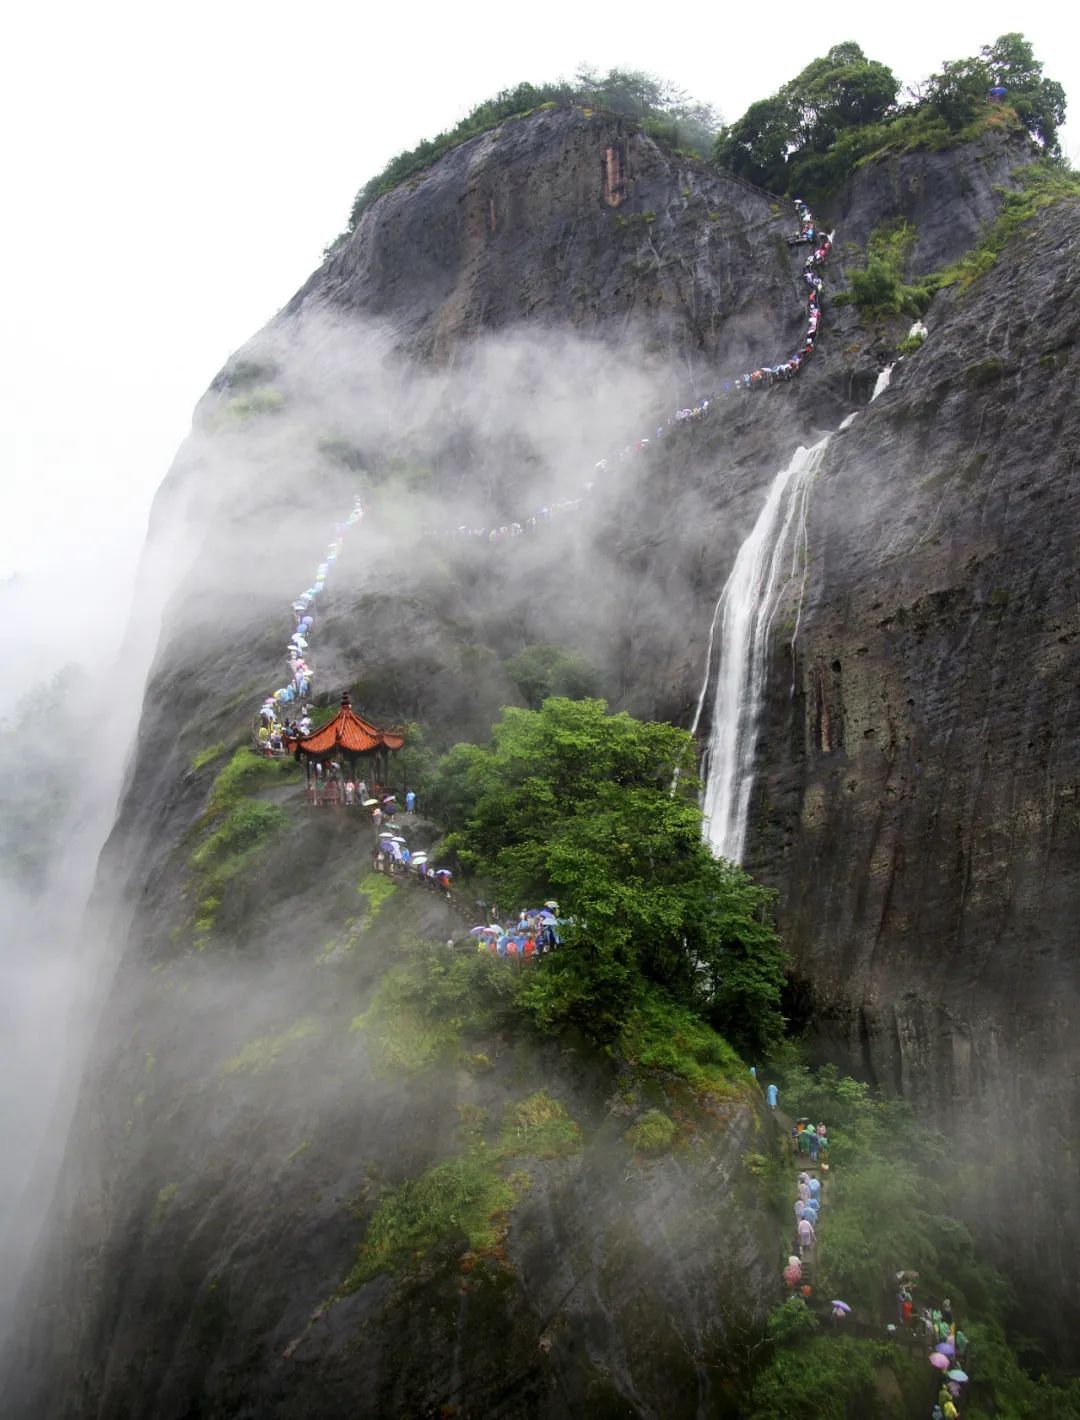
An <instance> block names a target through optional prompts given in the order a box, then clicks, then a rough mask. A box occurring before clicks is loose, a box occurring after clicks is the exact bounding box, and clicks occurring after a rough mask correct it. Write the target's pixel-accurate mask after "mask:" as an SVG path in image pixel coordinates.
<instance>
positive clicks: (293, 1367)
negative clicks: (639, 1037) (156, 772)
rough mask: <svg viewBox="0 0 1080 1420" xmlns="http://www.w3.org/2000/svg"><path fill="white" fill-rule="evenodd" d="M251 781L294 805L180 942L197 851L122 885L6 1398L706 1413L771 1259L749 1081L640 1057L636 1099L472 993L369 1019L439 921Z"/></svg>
mask: <svg viewBox="0 0 1080 1420" xmlns="http://www.w3.org/2000/svg"><path fill="white" fill-rule="evenodd" d="M195 778H196V776H192V777H191V779H189V782H188V784H187V786H186V792H185V798H186V800H187V802H188V803H189V804H192V803H193V801H194V802H197V801H198V799H199V798H200V797H201V796H200V795H199V794H198V790H197V787H196V785H195V783H193V782H192V780H193V779H195ZM205 782H206V780H205V775H204V776H203V787H204V788H205ZM261 802H263V803H269V804H277V805H278V806H279V807H280V808H282V809H283V811H284V812H285V814H286V816H287V818H288V823H287V826H286V827H285V829H284V831H283V832H282V833H280V834H279V835H278V836H277V838H275V839H274V840H273V842H272V843H271V844H269V845H266V846H264V847H263V849H262V850H261V852H260V855H259V861H258V862H257V864H256V865H254V866H253V867H252V868H250V869H249V870H248V871H247V872H246V873H244V874H243V875H242V876H238V877H237V878H236V879H235V880H233V883H232V885H230V887H229V888H228V890H222V904H221V907H220V918H219V921H218V922H217V924H216V926H215V929H214V931H213V933H212V935H211V938H210V940H209V942H208V943H207V942H206V941H205V940H204V946H203V951H202V952H192V951H191V950H190V949H188V950H185V949H184V948H185V947H186V945H187V944H188V943H189V942H190V940H191V932H192V925H191V921H190V914H189V913H188V912H187V911H186V910H185V899H188V900H190V898H191V897H192V896H193V895H194V894H197V893H198V892H199V888H198V872H197V869H195V868H194V867H193V864H192V861H191V858H190V855H189V854H188V853H186V852H183V851H180V852H174V853H173V854H172V855H171V858H170V859H169V860H168V861H167V862H165V863H164V864H163V865H161V868H160V870H159V871H156V872H154V873H152V875H151V878H150V881H149V882H148V883H147V885H146V889H145V892H144V894H143V901H142V904H141V910H140V912H139V914H138V917H137V919H136V927H135V933H136V946H135V948H134V949H133V950H132V951H131V952H130V953H129V955H128V958H127V960H126V961H125V964H124V969H123V971H122V973H121V977H120V979H119V981H118V983H117V989H116V990H115V992H114V995H113V999H112V1001H111V1003H110V1009H109V1011H108V1014H107V1018H106V1021H105V1024H104V1028H103V1037H104V1039H103V1045H102V1048H101V1049H100V1050H99V1052H98V1056H97V1060H96V1062H95V1069H94V1074H93V1077H92V1079H91V1080H90V1081H89V1082H88V1087H87V1090H86V1092H85V1097H84V1103H83V1106H82V1108H81V1109H80V1112H79V1116H78V1119H77V1121H76V1126H75V1130H74V1133H73V1138H72V1143H71V1149H70V1163H69V1168H68V1171H67V1173H66V1176H65V1179H64V1183H63V1189H62V1193H61V1198H60V1200H59V1207H58V1209H57V1219H56V1231H55V1232H54V1233H53V1235H52V1237H51V1238H50V1241H49V1246H48V1248H47V1252H46V1258H45V1267H44V1274H43V1277H42V1278H41V1279H40V1281H39V1284H38V1287H37V1288H35V1289H33V1290H31V1291H30V1292H29V1293H28V1295H27V1298H26V1302H25V1306H26V1311H25V1314H24V1317H23V1323H24V1328H23V1336H24V1340H23V1343H22V1345H23V1349H22V1350H21V1352H20V1353H19V1355H18V1356H17V1357H16V1358H14V1363H13V1365H12V1367H11V1369H12V1372H13V1375H12V1376H11V1378H10V1381H9V1384H8V1385H7V1386H6V1387H5V1413H6V1414H9V1415H19V1416H22V1415H25V1416H28V1417H29V1416H36V1415H44V1414H48V1415H51V1416H57V1417H61V1416H70V1417H73V1418H74V1417H82V1416H85V1415H87V1414H91V1413H93V1414H102V1415H110V1416H127V1415H130V1416H133V1417H134V1416H144V1415H155V1416H168V1415H190V1414H198V1415H206V1416H225V1415H252V1416H266V1415H288V1416H297V1415H312V1416H314V1415H320V1416H337V1415H342V1416H344V1415H352V1414H355V1413H356V1412H357V1410H358V1409H359V1410H360V1411H362V1412H363V1413H369V1414H380V1415H382V1414H408V1415H429V1414H431V1415H434V1414H438V1413H440V1410H441V1409H442V1408H445V1407H449V1406H452V1407H455V1408H456V1409H458V1410H459V1411H460V1413H463V1414H477V1415H479V1414H485V1415H488V1414H491V1415H494V1414H498V1415H505V1416H552V1417H554V1416H558V1415H565V1414H567V1413H568V1412H570V1413H584V1412H585V1411H587V1410H589V1409H590V1408H592V1407H603V1406H615V1407H619V1406H621V1407H622V1408H623V1409H625V1408H627V1407H631V1408H632V1411H633V1413H635V1414H639V1415H649V1416H652V1415H655V1416H658V1417H659V1416H668V1415H679V1416H695V1415H701V1414H704V1413H709V1414H715V1413H725V1410H727V1409H729V1407H730V1401H729V1400H728V1399H727V1398H726V1389H725V1380H724V1377H725V1375H726V1374H727V1373H728V1372H729V1371H730V1370H731V1369H732V1368H731V1367H730V1365H729V1356H728V1349H729V1346H730V1345H731V1344H732V1343H733V1341H734V1339H735V1338H737V1337H738V1335H739V1334H740V1332H741V1329H742V1328H743V1327H746V1326H753V1325H754V1324H756V1323H758V1322H759V1321H760V1317H761V1315H762V1312H763V1310H764V1309H765V1308H767V1307H768V1305H770V1304H771V1302H772V1299H773V1297H774V1293H775V1289H776V1269H777V1258H778V1255H779V1246H780V1240H779V1236H778V1234H779V1228H778V1222H777V1220H776V1218H775V1217H774V1216H773V1215H772V1214H771V1212H770V1209H769V1207H768V1200H767V1198H766V1196H765V1195H764V1194H763V1193H762V1189H761V1186H760V1184H758V1183H757V1181H756V1180H755V1179H754V1177H753V1176H752V1175H751V1174H750V1173H749V1171H748V1170H747V1168H746V1166H745V1164H744V1162H743V1159H744V1155H746V1154H747V1153H754V1152H760V1151H761V1150H762V1149H764V1150H765V1151H766V1152H767V1151H768V1150H769V1148H770V1142H769V1139H770V1131H769V1129H768V1128H767V1121H766V1120H765V1119H764V1118H763V1117H762V1113H763V1112H762V1110H761V1102H760V1094H759V1093H758V1091H757V1090H756V1088H752V1087H749V1079H748V1077H745V1076H744V1077H743V1078H742V1079H740V1081H739V1083H738V1085H737V1086H734V1087H733V1088H732V1089H731V1090H730V1091H729V1092H728V1094H727V1097H726V1098H724V1099H719V1098H718V1099H716V1100H715V1101H714V1102H713V1103H711V1104H709V1105H708V1106H707V1107H704V1108H703V1107H702V1104H701V1102H700V1100H698V1099H696V1098H695V1097H694V1096H693V1095H692V1093H691V1092H690V1091H689V1090H687V1089H686V1087H685V1086H680V1085H679V1083H678V1082H677V1081H674V1080H669V1081H667V1082H666V1083H665V1082H664V1081H663V1080H662V1079H661V1078H659V1077H656V1078H654V1079H653V1080H652V1082H651V1084H650V1085H649V1086H648V1098H647V1099H646V1098H645V1096H644V1095H643V1094H642V1090H641V1082H640V1081H637V1082H635V1080H634V1079H633V1078H631V1076H630V1075H628V1074H626V1073H625V1072H623V1073H621V1074H620V1073H617V1072H615V1071H613V1070H612V1068H611V1065H610V1062H609V1061H607V1060H606V1059H605V1058H604V1057H603V1056H602V1055H598V1054H596V1053H594V1052H592V1051H590V1050H589V1049H587V1048H586V1047H585V1046H584V1044H583V1043H582V1042H577V1043H575V1042H573V1041H561V1042H552V1041H546V1042H545V1041H544V1040H543V1039H538V1038H536V1037H535V1036H532V1035H530V1034H529V1033H528V1031H527V1030H526V1029H525V1028H524V1026H523V1025H522V1023H521V1022H518V1028H517V1029H516V1030H514V1029H510V1028H508V1025H507V1023H506V1022H505V1021H504V1022H502V1023H500V1024H496V1025H493V1024H491V1023H490V1009H489V1007H482V1006H481V1005H479V1004H477V1005H475V1006H471V1005H470V1002H469V1000H468V999H465V1000H457V1001H455V1002H454V1004H453V1009H452V1011H448V1012H447V1014H446V1015H438V1014H436V1015H435V1016H434V1017H430V1018H429V1017H428V1016H427V1015H426V1014H425V1011H424V1001H423V998H421V1000H420V1002H419V1005H418V1006H417V1007H411V1006H410V1003H409V999H408V997H405V996H402V997H394V998H392V999H391V1000H390V1003H389V1006H388V1007H387V1006H386V1003H385V998H383V997H381V996H380V995H379V992H380V990H381V989H385V986H386V981H387V973H388V971H389V970H391V969H392V968H401V967H402V965H403V964H405V963H407V962H408V961H410V960H412V961H416V960H417V952H419V953H420V959H423V958H424V957H425V956H427V957H428V958H429V959H433V960H434V961H435V962H436V963H437V960H438V958H439V957H440V956H441V957H442V958H445V959H446V960H447V961H449V960H450V956H448V954H447V949H446V948H445V947H444V946H443V945H442V942H443V940H444V939H445V937H446V936H447V935H448V934H453V935H459V934H460V933H461V931H462V923H461V920H460V918H458V917H456V916H455V915H454V913H453V912H452V911H451V910H450V909H449V908H448V907H447V906H446V904H445V903H444V902H443V900H442V898H441V896H437V895H435V894H433V893H430V892H426V891H423V890H421V889H420V888H419V887H418V886H411V885H399V886H397V887H396V889H395V888H393V887H392V885H389V886H390V896H388V897H386V898H385V899H383V900H380V899H381V898H382V894H383V892H384V891H385V890H386V889H387V887H388V884H387V882H386V880H385V879H380V878H378V877H375V878H374V886H373V885H372V878H373V875H371V874H370V873H368V874H366V875H365V874H364V867H363V864H364V860H365V859H367V857H368V854H369V852H370V846H371V839H372V834H371V828H370V825H368V824H367V823H366V822H365V823H363V824H361V821H360V820H359V819H358V818H357V817H356V816H355V815H352V814H349V815H336V814H334V813H332V812H324V811H315V810H311V809H305V808H304V807H303V806H302V803H301V802H300V789H299V786H298V785H297V784H295V783H294V784H292V785H291V786H285V787H282V788H280V789H275V788H271V789H270V790H269V792H268V797H267V796H264V797H263V799H262V800H261ZM177 809H178V805H177V804H176V803H175V802H174V803H173V804H172V805H169V806H168V810H169V818H170V820H171V821H172V822H176V821H178V819H179V818H180V815H179V814H178V813H177ZM365 817H366V816H365ZM416 832H417V834H418V835H419V838H418V839H416V840H414V841H423V839H424V837H425V836H427V830H426V828H425V827H424V826H423V825H420V826H419V827H418V828H417V830H416ZM358 882H359V884H360V890H359V891H358V888H357V884H358ZM202 910H204V911H205V910H206V909H205V907H204V908H203V909H202ZM195 930H196V933H198V932H199V931H200V930H203V931H204V933H205V929H198V928H196V929H195ZM410 941H413V942H415V941H419V942H425V943H427V946H426V948H418V947H413V948H411V950H409V951H403V950H402V946H401V944H402V943H403V942H410ZM460 951H468V953H469V954H470V956H471V954H472V948H471V944H470V945H469V946H468V947H467V948H459V952H460ZM433 954H434V955H433ZM495 970H496V976H495V978H494V979H495V981H496V983H497V982H498V980H499V976H500V975H501V976H502V977H503V978H504V979H505V975H506V973H508V972H510V971H512V970H513V966H512V965H511V964H510V963H499V964H495ZM440 979H441V978H440V974H439V968H438V966H437V964H436V965H435V969H434V974H431V975H429V977H428V980H429V983H430V987H431V989H432V990H435V989H437V988H438V982H439V980H440ZM105 1042H107V1044H106V1043H105ZM744 1081H745V1083H744ZM551 1101H554V1102H555V1106H556V1108H557V1110H560V1111H562V1113H561V1114H560V1115H558V1117H557V1119H556V1124H557V1127H558V1129H559V1130H560V1131H561V1132H559V1133H557V1134H556V1135H555V1137H554V1139H553V1140H549V1138H548V1136H546V1135H545V1134H544V1124H545V1122H546V1121H547V1120H548V1119H549V1118H550V1116H551V1114H552V1106H551V1104H550V1102H551ZM650 1106H651V1107H653V1108H655V1107H657V1106H660V1107H662V1108H664V1109H665V1110H674V1111H675V1112H676V1113H677V1114H678V1116H679V1119H680V1125H679V1139H680V1143H679V1145H678V1147H677V1150H676V1152H675V1153H674V1154H672V1155H670V1156H668V1157H665V1158H660V1159H656V1160H650V1159H648V1158H646V1157H644V1156H641V1155H638V1154H636V1153H635V1152H634V1148H633V1146H632V1143H630V1142H628V1140H627V1139H626V1138H625V1137H624V1136H625V1133H626V1130H627V1128H628V1126H629V1125H630V1124H632V1123H633V1121H634V1120H635V1119H636V1118H638V1117H640V1115H641V1114H642V1113H643V1111H644V1110H645V1109H646V1108H647V1107H650ZM447 1160H449V1161H451V1162H452V1163H454V1162H463V1166H467V1167H468V1169H469V1174H468V1179H469V1182H468V1187H467V1188H466V1190H465V1191H463V1192H462V1193H461V1194H460V1196H457V1195H452V1199H453V1201H451V1202H450V1203H448V1204H445V1205H443V1209H442V1212H441V1213H440V1211H439V1208H440V1195H441V1194H442V1193H444V1192H445V1191H446V1190H448V1189H453V1188H454V1187H455V1184H454V1181H453V1179H451V1178H447V1179H445V1180H444V1181H443V1182H442V1183H441V1184H440V1185H439V1186H438V1189H437V1190H436V1191H435V1193H434V1195H433V1198H432V1199H430V1200H429V1202H428V1203H427V1204H426V1205H425V1207H426V1208H427V1210H428V1211H429V1212H432V1211H433V1212H434V1214H436V1215H437V1216H436V1217H435V1221H434V1222H427V1223H425V1216H426V1215H425V1214H424V1213H423V1212H421V1211H420V1210H419V1207H418V1206H416V1207H414V1209H413V1211H412V1212H408V1211H407V1205H406V1206H405V1211H403V1212H402V1213H401V1214H400V1218H399V1221H398V1222H397V1224H396V1229H397V1231H395V1230H394V1227H393V1226H391V1227H390V1229H389V1230H386V1229H384V1230H383V1233H382V1234H381V1236H382V1237H383V1238H384V1239H388V1242H386V1243H385V1245H386V1246H387V1247H388V1249H389V1250H388V1251H387V1252H386V1254H385V1261H382V1262H377V1263H376V1265H374V1266H373V1267H372V1268H370V1269H369V1271H368V1273H367V1274H366V1275H365V1276H364V1277H363V1279H362V1281H361V1284H360V1285H358V1286H357V1287H355V1288H351V1289H347V1290H346V1291H344V1292H342V1291H341V1290H340V1289H341V1288H342V1284H343V1283H344V1281H345V1279H346V1278H347V1276H348V1275H349V1273H350V1271H351V1269H352V1268H353V1265H354V1262H355V1260H356V1256H357V1246H358V1244H360V1243H361V1242H363V1240H364V1239H365V1237H367V1236H368V1235H369V1234H370V1230H371V1228H372V1220H373V1218H374V1217H375V1214H376V1209H377V1207H378V1206H379V1203H380V1201H381V1200H383V1199H384V1198H385V1197H387V1195H388V1191H389V1190H391V1189H393V1188H395V1187H398V1186H400V1185H402V1184H408V1183H409V1182H410V1181H412V1182H413V1183H415V1181H416V1180H419V1179H421V1178H422V1176H423V1175H424V1173H425V1171H426V1170H428V1169H429V1168H431V1167H432V1166H433V1165H437V1164H440V1163H443V1162H445V1161H447ZM469 1190H472V1191H471V1192H470V1191H469ZM478 1191H479V1197H480V1202H478V1203H477V1202H476V1201H475V1199H476V1197H477V1193H478ZM489 1191H490V1194H489ZM718 1197H722V1198H723V1200H724V1206H723V1207H717V1199H718ZM409 1228H412V1229H414V1230H416V1231H415V1232H414V1233H410V1232H409V1231H408V1229H409ZM478 1234H479V1236H478ZM377 1256H379V1257H380V1258H381V1257H382V1256H383V1254H377ZM75 1298H78V1299H79V1301H78V1305H77V1306H76V1305H72V1302H73V1299H75ZM11 1359H12V1358H10V1357H9V1360H11Z"/></svg>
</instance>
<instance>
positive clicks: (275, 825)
mask: <svg viewBox="0 0 1080 1420" xmlns="http://www.w3.org/2000/svg"><path fill="white" fill-rule="evenodd" d="M218 748H219V747H218V746H215V750H217V749H218ZM220 748H221V749H222V751H223V750H224V747H223V746H222V747H220ZM209 753H210V752H209V751H204V754H207V755H208V754H209ZM204 762H206V761H204ZM299 775H300V769H299V766H298V765H296V764H295V763H294V762H292V761H290V760H273V759H264V758H263V757H262V756H261V755H258V754H255V753H254V751H253V750H251V749H248V748H247V747H243V748H241V749H238V750H237V751H236V752H235V754H234V755H233V756H232V758H231V759H230V760H229V762H228V764H226V765H225V766H224V767H223V768H222V769H221V770H220V771H219V772H218V774H217V776H216V778H215V779H214V782H213V784H212V785H211V787H210V797H209V800H208V801H207V805H206V809H205V811H204V812H203V814H202V815H201V817H200V818H199V820H198V822H197V823H196V824H195V826H194V829H193V830H192V831H191V832H192V835H193V836H194V835H196V834H198V833H199V832H201V831H204V830H205V829H207V828H208V827H210V826H211V825H215V824H216V825H217V826H216V828H214V831H213V832H212V833H210V834H209V836H208V837H206V838H204V839H203V841H202V842H201V843H200V844H199V846H198V847H197V848H196V849H195V851H194V852H193V853H192V855H191V863H192V866H193V867H194V868H195V869H196V870H197V872H198V876H197V879H196V882H195V885H194V886H195V896H196V897H197V899H198V904H199V905H198V908H197V910H196V916H195V945H196V947H198V949H199V950H200V951H201V950H202V949H203V948H204V947H205V946H206V943H207V940H208V937H209V934H210V933H211V932H212V931H213V928H214V924H215V922H216V920H217V914H218V910H219V908H220V907H221V902H222V898H223V897H224V895H225V888H226V885H227V884H228V883H229V882H230V881H231V880H232V879H233V878H235V877H237V876H238V875H239V874H240V873H242V872H244V871H245V869H247V868H248V867H249V866H250V865H251V864H252V863H253V862H254V861H255V859H256V858H257V857H258V856H259V855H260V853H261V851H262V848H263V846H264V844H265V843H266V842H267V840H268V839H270V838H271V837H273V835H274V834H276V833H277V832H279V831H280V830H281V829H282V828H283V827H284V826H285V824H286V823H287V822H288V815H287V814H286V812H285V810H284V809H282V808H280V807H278V805H276V804H267V803H263V802H260V801H259V800H257V799H255V798H253V797H252V795H253V794H254V793H255V792H256V791H257V790H259V789H263V788H271V787H273V788H276V787H278V786H279V785H281V784H283V783H284V784H288V783H292V782H293V781H295V780H296V779H298V778H299Z"/></svg>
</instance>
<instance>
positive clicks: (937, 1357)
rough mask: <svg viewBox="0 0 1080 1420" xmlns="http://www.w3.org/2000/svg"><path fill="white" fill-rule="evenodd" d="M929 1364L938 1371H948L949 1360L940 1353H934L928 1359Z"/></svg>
mask: <svg viewBox="0 0 1080 1420" xmlns="http://www.w3.org/2000/svg"><path fill="white" fill-rule="evenodd" d="M930 1364H931V1365H932V1366H934V1367H935V1368H936V1369H937V1370H939V1371H947V1370H948V1369H949V1358H948V1356H943V1355H942V1354H941V1352H940V1351H935V1352H934V1354H933V1355H932V1356H931V1357H930Z"/></svg>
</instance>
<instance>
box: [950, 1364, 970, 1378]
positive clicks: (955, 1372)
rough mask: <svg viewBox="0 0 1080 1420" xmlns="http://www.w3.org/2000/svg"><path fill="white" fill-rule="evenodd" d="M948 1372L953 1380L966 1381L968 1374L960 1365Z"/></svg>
mask: <svg viewBox="0 0 1080 1420" xmlns="http://www.w3.org/2000/svg"><path fill="white" fill-rule="evenodd" d="M946 1374H947V1375H948V1377H949V1379H950V1380H951V1381H966V1380H967V1376H966V1374H965V1373H964V1372H963V1371H962V1370H961V1369H960V1367H959V1366H957V1367H956V1369H955V1370H952V1371H948V1372H946Z"/></svg>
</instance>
